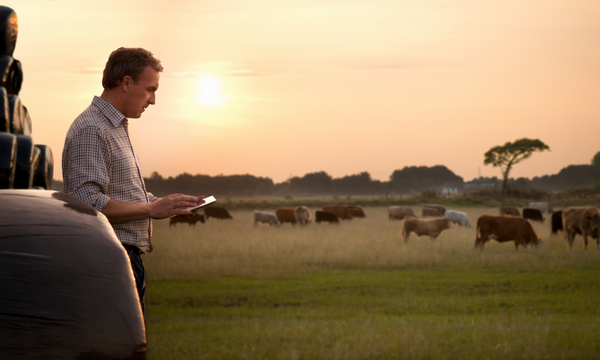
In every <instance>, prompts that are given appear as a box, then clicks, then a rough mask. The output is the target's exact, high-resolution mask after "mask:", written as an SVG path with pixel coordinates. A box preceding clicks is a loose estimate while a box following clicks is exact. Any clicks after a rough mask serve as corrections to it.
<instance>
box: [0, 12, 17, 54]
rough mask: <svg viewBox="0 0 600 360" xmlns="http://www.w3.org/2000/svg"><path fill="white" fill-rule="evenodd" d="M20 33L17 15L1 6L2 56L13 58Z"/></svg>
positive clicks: (0, 45) (0, 42)
mask: <svg viewBox="0 0 600 360" xmlns="http://www.w3.org/2000/svg"><path fill="white" fill-rule="evenodd" d="M18 33H19V22H18V19H17V14H16V13H15V11H14V10H13V9H11V8H9V7H7V6H0V54H3V55H10V56H12V54H13V53H14V52H15V46H16V45H17V35H18Z"/></svg>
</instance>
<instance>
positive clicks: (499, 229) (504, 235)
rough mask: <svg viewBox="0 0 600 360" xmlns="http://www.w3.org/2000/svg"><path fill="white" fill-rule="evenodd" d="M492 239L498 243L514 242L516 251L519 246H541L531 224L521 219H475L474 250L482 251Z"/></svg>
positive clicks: (501, 217) (494, 217)
mask: <svg viewBox="0 0 600 360" xmlns="http://www.w3.org/2000/svg"><path fill="white" fill-rule="evenodd" d="M492 239H493V240H496V241H498V242H506V241H514V242H515V249H517V250H518V249H519V245H521V246H523V247H527V245H529V244H533V245H536V246H540V245H541V244H542V239H541V238H539V237H538V236H537V234H536V233H535V231H534V230H533V226H531V223H530V222H529V221H527V220H526V219H524V218H522V217H514V216H493V215H482V216H480V217H479V219H477V229H476V231H475V248H480V249H481V250H483V246H484V245H485V243H486V242H488V241H489V240H492Z"/></svg>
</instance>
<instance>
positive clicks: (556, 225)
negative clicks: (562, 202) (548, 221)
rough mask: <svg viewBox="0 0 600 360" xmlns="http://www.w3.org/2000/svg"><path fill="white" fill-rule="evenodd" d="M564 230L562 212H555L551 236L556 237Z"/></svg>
mask: <svg viewBox="0 0 600 360" xmlns="http://www.w3.org/2000/svg"><path fill="white" fill-rule="evenodd" d="M562 229H563V223H562V210H559V211H555V212H553V213H552V231H551V233H550V234H552V235H555V234H556V233H557V232H558V230H562Z"/></svg>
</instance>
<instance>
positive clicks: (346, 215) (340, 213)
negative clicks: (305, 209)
mask: <svg viewBox="0 0 600 360" xmlns="http://www.w3.org/2000/svg"><path fill="white" fill-rule="evenodd" d="M321 210H322V211H325V212H329V213H332V214H335V216H337V217H338V219H341V220H352V214H351V213H350V210H349V209H348V206H346V205H323V206H322V207H321Z"/></svg>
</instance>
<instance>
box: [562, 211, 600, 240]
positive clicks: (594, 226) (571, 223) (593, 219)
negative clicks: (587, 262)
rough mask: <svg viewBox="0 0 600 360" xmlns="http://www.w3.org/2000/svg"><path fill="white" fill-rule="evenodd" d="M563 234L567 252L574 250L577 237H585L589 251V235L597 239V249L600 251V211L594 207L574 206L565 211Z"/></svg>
mask: <svg viewBox="0 0 600 360" xmlns="http://www.w3.org/2000/svg"><path fill="white" fill-rule="evenodd" d="M562 221H563V232H564V234H565V243H566V244H567V250H571V249H572V248H573V240H574V239H575V235H577V234H579V235H581V236H583V243H584V244H585V247H584V248H585V249H586V250H587V244H588V240H587V238H588V235H589V236H590V237H591V238H592V239H596V249H599V250H600V210H598V208H596V207H593V206H573V207H568V208H566V209H564V210H563V213H562Z"/></svg>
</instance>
